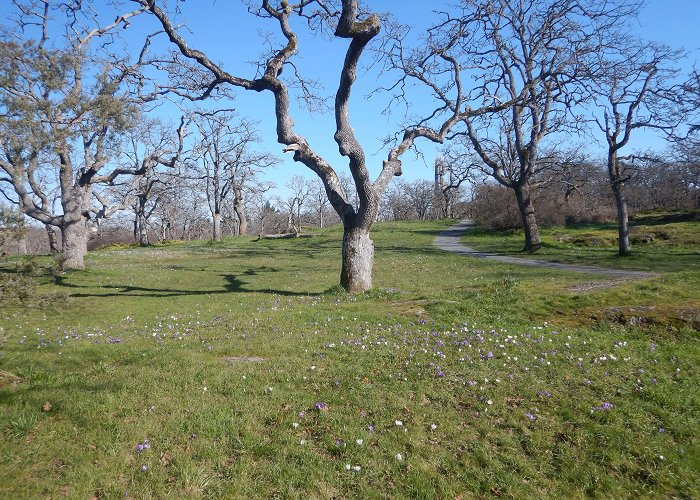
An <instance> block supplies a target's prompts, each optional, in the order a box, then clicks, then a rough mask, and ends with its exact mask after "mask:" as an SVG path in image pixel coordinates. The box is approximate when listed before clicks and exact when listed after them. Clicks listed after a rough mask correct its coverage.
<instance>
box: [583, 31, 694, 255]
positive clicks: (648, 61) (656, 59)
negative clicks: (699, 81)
mask: <svg viewBox="0 0 700 500" xmlns="http://www.w3.org/2000/svg"><path fill="white" fill-rule="evenodd" d="M620 48H622V50H621V51H619V52H617V53H611V52H610V51H606V52H605V53H601V60H600V62H599V64H598V69H597V75H595V77H594V84H593V88H592V91H593V95H594V100H595V103H596V107H597V110H596V111H597V113H596V115H595V118H594V119H595V123H596V124H597V126H598V128H599V129H600V131H601V132H602V133H603V134H605V140H606V143H607V170H608V177H609V180H610V187H611V188H612V192H613V195H614V197H615V206H616V209H617V225H618V253H619V255H623V256H624V255H629V254H630V252H631V246H630V238H629V215H628V207H627V200H626V197H625V184H626V183H627V182H628V181H629V180H630V178H631V175H632V172H633V169H632V168H630V167H631V165H632V163H631V162H624V160H626V159H629V158H625V157H623V156H622V155H621V154H620V151H621V150H622V149H623V148H624V147H625V146H627V145H628V144H629V141H630V138H631V137H632V133H633V132H634V131H635V130H637V129H642V128H653V129H661V130H664V131H666V132H669V133H670V132H671V131H672V130H673V128H674V126H675V123H674V121H675V118H674V116H675V113H673V112H672V111H671V110H670V109H669V106H670V105H672V104H673V100H672V99H670V98H668V96H666V95H665V94H666V92H667V90H668V89H669V87H670V85H669V79H670V78H671V77H672V76H673V75H674V74H675V71H674V70H673V69H672V68H669V65H671V64H673V63H674V62H675V61H676V60H677V59H678V57H679V55H680V53H679V52H677V51H673V50H671V49H669V48H668V47H665V46H662V45H658V44H653V43H642V42H638V41H636V40H627V43H625V44H624V45H623V46H621V47H620Z"/></svg>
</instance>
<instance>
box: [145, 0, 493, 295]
mask: <svg viewBox="0 0 700 500" xmlns="http://www.w3.org/2000/svg"><path fill="white" fill-rule="evenodd" d="M139 3H140V5H141V7H142V8H144V9H147V10H148V11H150V12H151V13H152V14H153V15H154V16H155V17H156V18H157V19H158V21H159V22H160V24H161V26H162V28H163V30H164V31H165V33H166V34H167V36H168V37H169V39H170V41H171V42H172V43H173V44H175V46H176V47H177V49H178V50H179V54H177V61H178V62H179V63H180V65H179V66H178V67H180V68H181V63H183V62H185V61H183V56H184V58H185V60H187V61H190V62H191V63H193V64H194V67H195V68H197V70H198V71H197V70H193V71H192V73H194V74H196V75H197V82H193V81H192V80H191V79H188V80H187V82H183V84H182V85H177V82H178V81H182V80H181V77H183V76H186V75H183V71H182V70H176V71H173V72H172V73H171V77H172V78H173V80H174V81H175V85H173V86H174V87H177V88H173V91H174V92H176V93H179V94H181V95H186V96H187V97H189V98H190V99H204V98H207V97H209V96H211V95H212V93H213V92H214V91H215V90H216V89H218V88H220V87H221V86H224V85H229V86H233V87H237V88H240V89H243V90H248V91H254V92H263V91H265V92H270V93H271V94H272V95H273V97H274V99H275V107H274V113H275V117H276V120H277V140H278V142H280V143H281V144H284V145H285V148H284V150H285V151H287V152H292V153H293V155H294V160H295V161H297V162H299V163H302V164H303V165H305V166H306V167H308V168H309V169H311V170H312V171H313V172H315V173H316V174H317V175H318V176H319V178H320V179H321V180H322V182H323V184H324V187H325V190H326V195H327V197H328V200H329V202H330V204H331V205H332V206H333V208H334V209H335V211H336V212H337V213H338V215H339V217H340V219H341V221H342V222H343V227H344V233H343V251H342V255H343V259H342V269H341V276H340V283H341V285H342V286H343V287H344V288H345V289H346V290H348V291H351V292H361V291H365V290H368V289H370V288H371V286H372V265H373V261H374V245H373V243H372V240H371V239H370V236H369V232H370V228H371V227H372V224H373V223H374V221H375V219H376V217H377V213H378V210H379V206H380V203H379V202H380V197H381V196H382V194H383V193H384V192H385V190H386V188H387V186H388V185H389V182H390V181H391V179H392V177H394V176H398V175H401V172H402V170H401V168H402V164H401V160H400V158H401V156H402V155H403V154H404V153H405V152H406V151H407V150H408V149H409V148H411V147H412V146H413V145H414V142H415V140H416V139H418V138H425V139H428V140H430V141H433V142H436V143H441V142H443V141H444V140H445V139H446V138H447V135H448V133H449V131H450V130H451V128H452V127H453V126H455V125H456V124H457V123H458V122H459V121H460V119H461V118H462V117H463V116H464V115H465V114H472V113H474V110H472V109H471V108H470V107H468V106H467V104H468V103H467V102H465V99H464V97H465V96H464V93H463V91H462V84H461V79H460V72H459V63H458V62H457V61H456V59H454V58H453V57H451V56H450V55H448V54H447V52H446V50H448V49H449V48H450V47H447V46H445V45H442V46H440V47H435V48H434V50H433V52H432V54H431V55H430V57H431V58H433V59H436V60H441V61H445V62H447V64H448V65H449V71H448V73H446V74H445V73H443V74H441V75H440V79H441V80H442V81H444V80H445V79H448V80H450V81H451V82H452V85H451V88H452V91H451V92H440V93H439V94H438V95H437V98H438V104H437V105H436V109H434V110H432V111H430V112H428V114H427V118H425V119H423V120H419V121H418V122H417V125H415V126H409V127H407V128H406V129H405V130H404V131H403V132H402V133H401V134H399V135H400V136H401V137H400V139H399V140H398V141H397V144H395V145H394V146H393V147H392V148H391V149H390V150H389V152H388V154H387V159H386V160H385V161H384V162H383V165H382V169H381V172H380V174H379V175H378V177H377V178H376V179H375V180H374V181H372V180H371V179H370V175H369V171H368V168H367V163H366V157H365V153H364V150H363V148H362V147H361V145H360V143H359V142H358V140H357V138H356V136H355V132H354V130H353V128H352V125H351V122H350V116H349V100H350V94H351V90H352V87H353V84H354V82H355V80H356V78H357V66H358V63H359V61H360V58H361V57H362V55H363V53H364V51H365V49H366V47H367V45H368V44H369V43H370V42H371V41H372V40H373V39H374V38H375V37H376V36H377V35H378V34H379V32H380V29H381V26H382V24H381V21H380V18H379V16H377V15H373V14H372V15H370V14H366V13H364V12H363V11H361V10H360V9H359V7H358V2H357V0H342V1H341V2H340V5H339V6H338V7H337V8H336V6H335V2H330V1H329V2H325V1H323V0H301V1H300V2H299V3H294V4H293V3H289V2H287V1H286V0H283V1H280V3H276V2H275V3H274V4H273V2H271V1H270V0H262V1H261V3H260V5H261V6H260V8H259V9H254V8H251V11H252V12H253V13H254V14H255V15H257V16H258V17H260V18H264V19H267V20H269V21H271V22H272V23H273V24H275V25H276V26H277V27H278V28H279V32H280V33H281V34H282V36H283V37H284V42H283V44H282V46H281V47H278V48H275V49H272V50H271V51H270V52H269V53H267V54H266V55H265V56H264V60H263V61H261V63H260V64H259V68H260V73H259V74H258V75H257V76H256V77H254V78H244V77H241V76H238V75H235V74H232V73H229V72H228V71H226V70H225V69H224V68H223V66H222V65H220V64H217V63H216V62H214V61H213V60H212V59H211V58H210V57H208V56H207V55H206V54H205V53H203V52H201V51H199V50H196V49H193V48H190V47H189V46H188V44H187V42H186V41H185V39H184V38H183V37H182V36H181V34H180V33H179V31H178V29H177V27H176V25H175V24H174V23H173V22H172V20H171V18H170V15H169V14H167V13H166V12H165V11H164V10H163V9H162V8H161V7H160V5H159V2H157V1H156V0H140V2H139ZM297 16H298V17H299V18H301V19H302V20H305V21H307V23H308V25H309V26H310V27H311V28H312V29H320V28H325V27H328V26H329V25H330V24H332V25H333V27H334V35H335V37H337V38H342V39H347V40H349V44H348V48H347V52H346V55H345V59H344V62H343V66H342V69H341V72H340V83H339V85H338V88H337V92H336V96H335V103H334V111H335V119H336V130H335V134H334V139H335V141H336V143H337V145H338V150H339V152H340V154H341V155H343V156H345V157H347V158H348V166H349V169H350V172H351V175H352V178H353V182H354V186H355V190H356V192H357V195H358V200H359V203H358V206H357V207H354V206H353V205H352V204H351V203H350V202H349V197H348V194H347V192H346V191H345V190H344V189H343V188H342V186H341V183H340V178H339V176H338V174H337V173H336V171H335V170H334V169H333V168H332V167H331V165H330V164H329V163H328V162H327V161H326V160H325V159H323V158H322V157H321V156H320V155H319V154H318V153H317V152H316V151H315V150H314V149H313V148H312V147H311V145H310V144H309V143H308V141H307V140H306V139H305V138H304V137H302V136H301V135H299V134H298V133H296V132H295V130H294V126H293V120H292V117H291V112H290V98H289V92H288V84H287V83H285V81H284V80H283V79H281V77H280V75H281V73H282V70H283V67H284V66H285V65H289V66H291V67H292V69H294V66H292V63H293V57H294V55H295V54H296V52H297V50H298V48H299V38H298V36H297V34H296V32H295V28H293V27H292V22H291V20H292V18H293V17H297ZM317 40H319V39H318V38H317ZM457 42H458V39H454V40H452V41H451V42H450V43H449V44H448V45H452V46H454V45H455V44H456V43H457ZM295 73H296V72H295ZM207 75H208V78H206V76H207ZM432 76H434V75H429V74H427V73H424V74H422V75H412V76H411V78H415V80H416V82H417V83H420V84H423V85H427V86H428V87H429V88H430V89H437V88H439V85H438V84H437V83H435V82H433V81H432V80H431V79H430V78H431V77H432ZM448 94H449V95H448ZM305 96H306V97H311V96H310V95H309V94H305ZM502 105H503V104H502V103H498V104H497V105H489V106H487V108H488V109H491V108H494V107H495V108H499V107H500V106H502ZM479 112H485V110H483V109H480V110H479Z"/></svg>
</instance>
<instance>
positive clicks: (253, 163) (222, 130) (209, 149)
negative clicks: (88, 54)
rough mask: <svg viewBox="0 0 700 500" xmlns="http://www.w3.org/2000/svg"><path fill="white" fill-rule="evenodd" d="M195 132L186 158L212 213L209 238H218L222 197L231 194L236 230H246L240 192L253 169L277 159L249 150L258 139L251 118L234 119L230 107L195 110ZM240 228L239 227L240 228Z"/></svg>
mask: <svg viewBox="0 0 700 500" xmlns="http://www.w3.org/2000/svg"><path fill="white" fill-rule="evenodd" d="M193 120H194V123H195V124H196V126H197V128H198V131H199V135H198V137H197V140H196V145H195V146H194V148H193V151H192V152H191V154H190V160H189V161H188V162H187V165H188V170H189V171H190V175H191V176H192V177H193V178H196V179H198V180H201V181H203V183H204V187H205V189H204V192H205V195H206V198H207V204H208V206H209V211H210V213H211V217H212V223H213V233H212V239H213V240H214V241H219V240H220V239H221V217H222V213H223V205H224V201H225V200H226V198H227V197H229V196H230V194H233V196H234V198H233V207H234V210H235V212H236V214H237V216H238V220H239V233H241V234H245V232H246V231H247V225H248V222H247V217H246V214H245V211H244V209H243V204H244V200H243V192H244V189H245V185H246V183H247V182H249V181H250V180H251V178H252V177H253V176H254V174H255V172H257V171H260V170H261V169H263V168H267V167H270V166H272V165H274V164H275V163H277V159H276V158H275V157H274V156H272V155H270V154H267V153H258V152H255V151H252V146H253V145H254V144H256V143H258V142H260V139H259V138H258V135H257V132H256V130H255V127H254V125H253V123H252V122H250V121H247V120H242V119H236V117H235V115H234V113H233V112H232V111H231V110H216V111H212V112H206V111H197V112H195V113H194V114H193ZM241 228H242V231H241Z"/></svg>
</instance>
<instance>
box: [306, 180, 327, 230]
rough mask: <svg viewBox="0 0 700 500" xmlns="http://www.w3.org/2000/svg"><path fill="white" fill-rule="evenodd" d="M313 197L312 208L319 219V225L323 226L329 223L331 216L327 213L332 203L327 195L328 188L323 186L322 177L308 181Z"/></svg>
mask: <svg viewBox="0 0 700 500" xmlns="http://www.w3.org/2000/svg"><path fill="white" fill-rule="evenodd" d="M307 185H308V190H309V193H310V198H311V205H312V210H313V212H314V214H315V216H316V220H317V221H318V227H320V228H323V227H324V224H327V223H328V220H329V218H330V216H329V214H328V213H327V212H328V210H329V209H330V203H329V202H328V197H327V196H326V190H325V188H324V187H323V182H321V180H320V179H314V180H313V181H309V182H308V183H307Z"/></svg>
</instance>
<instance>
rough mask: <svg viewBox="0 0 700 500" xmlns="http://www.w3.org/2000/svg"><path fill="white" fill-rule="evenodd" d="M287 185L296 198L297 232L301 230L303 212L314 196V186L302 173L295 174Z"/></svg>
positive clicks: (295, 225)
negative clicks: (312, 189)
mask: <svg viewBox="0 0 700 500" xmlns="http://www.w3.org/2000/svg"><path fill="white" fill-rule="evenodd" d="M287 187H288V188H289V189H290V190H291V191H292V195H293V197H294V199H295V200H296V224H294V227H295V228H296V230H295V232H297V233H299V232H301V212H302V210H303V208H304V207H305V206H306V205H307V204H308V202H309V200H310V199H311V196H312V191H311V188H312V186H311V185H310V184H309V183H308V182H307V181H306V179H304V178H303V177H302V176H300V175H295V176H294V177H292V178H291V179H290V180H289V182H288V183H287Z"/></svg>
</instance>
